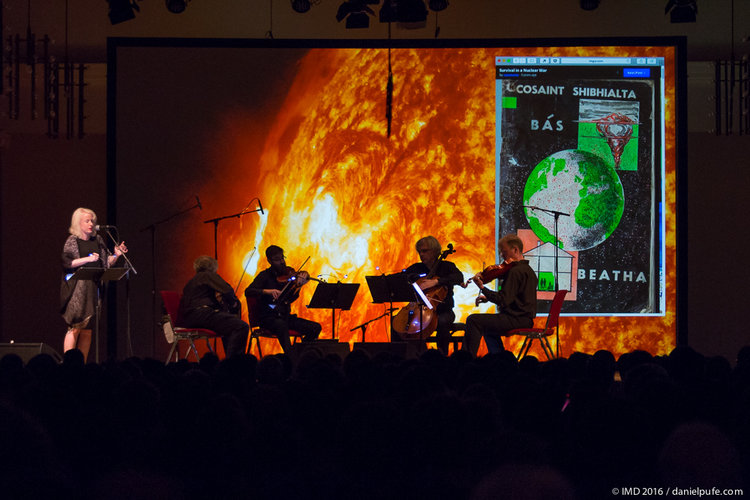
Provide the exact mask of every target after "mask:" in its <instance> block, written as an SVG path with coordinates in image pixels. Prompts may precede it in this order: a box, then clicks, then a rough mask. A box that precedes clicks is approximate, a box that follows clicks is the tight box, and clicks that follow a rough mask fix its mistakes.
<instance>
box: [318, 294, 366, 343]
mask: <svg viewBox="0 0 750 500" xmlns="http://www.w3.org/2000/svg"><path fill="white" fill-rule="evenodd" d="M358 290H359V283H323V282H321V283H318V286H317V287H316V288H315V292H313V296H312V298H311V299H310V303H309V304H308V305H307V307H308V308H309V309H331V339H333V340H336V309H341V310H342V311H348V310H349V309H351V307H352V303H353V302H354V297H355V296H356V295H357V291H358Z"/></svg>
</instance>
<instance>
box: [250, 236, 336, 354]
mask: <svg viewBox="0 0 750 500" xmlns="http://www.w3.org/2000/svg"><path fill="white" fill-rule="evenodd" d="M266 259H267V260H268V264H269V267H268V268H266V269H264V270H263V271H261V272H260V273H258V275H257V276H256V277H255V279H254V280H253V282H252V283H250V285H249V286H248V287H247V288H246V289H245V297H246V298H247V299H248V302H249V301H250V298H255V299H257V307H256V310H255V314H256V316H257V319H258V325H259V326H260V327H262V328H265V329H267V330H270V331H271V332H272V333H274V334H275V335H276V336H277V338H278V340H279V343H280V344H281V349H282V350H283V351H284V352H288V351H289V348H290V347H291V344H290V341H289V330H296V331H297V332H299V333H300V334H301V335H302V340H303V341H308V342H309V341H314V340H316V339H317V338H318V335H320V331H321V329H322V328H321V326H320V324H319V323H316V322H314V321H310V320H307V319H304V318H299V317H297V315H296V314H291V303H292V302H294V301H295V300H297V298H299V289H300V288H301V287H302V286H303V285H304V284H305V283H307V280H308V279H310V278H309V275H308V274H307V272H305V271H300V272H296V271H295V269H294V268H292V267H288V266H287V265H286V259H285V258H284V250H283V249H282V248H281V247H279V246H276V245H271V246H269V247H268V248H267V249H266Z"/></svg>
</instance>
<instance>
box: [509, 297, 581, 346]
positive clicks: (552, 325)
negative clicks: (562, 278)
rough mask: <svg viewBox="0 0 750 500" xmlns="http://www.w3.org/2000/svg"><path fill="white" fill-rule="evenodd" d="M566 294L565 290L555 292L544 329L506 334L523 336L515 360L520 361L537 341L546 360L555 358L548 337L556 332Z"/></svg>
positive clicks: (521, 330) (531, 329) (522, 329)
mask: <svg viewBox="0 0 750 500" xmlns="http://www.w3.org/2000/svg"><path fill="white" fill-rule="evenodd" d="M567 293H568V291H567V290H558V291H557V292H555V297H554V298H553V299H552V304H551V305H550V307H549V315H548V316H547V323H546V324H545V325H544V328H516V329H515V330H511V331H509V332H508V336H511V335H523V336H524V337H525V338H524V339H523V344H521V350H519V351H518V355H517V356H516V359H521V358H523V357H525V356H526V355H527V354H528V353H529V349H531V344H533V343H534V340H538V341H539V345H541V346H542V351H544V355H545V356H547V359H548V360H550V359H552V358H554V357H555V353H554V351H553V350H552V346H551V345H550V343H549V337H550V336H552V335H554V334H555V332H556V330H557V325H558V324H559V320H560V310H561V309H562V305H563V301H564V300H565V295H566V294H567Z"/></svg>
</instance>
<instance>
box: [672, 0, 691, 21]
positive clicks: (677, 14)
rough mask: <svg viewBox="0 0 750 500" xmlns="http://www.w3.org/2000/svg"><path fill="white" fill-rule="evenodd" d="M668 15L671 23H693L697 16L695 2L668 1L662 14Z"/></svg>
mask: <svg viewBox="0 0 750 500" xmlns="http://www.w3.org/2000/svg"><path fill="white" fill-rule="evenodd" d="M667 13H669V20H670V22H673V23H694V22H695V19H696V15H697V14H698V5H697V4H696V0H669V1H668V2H667V6H666V7H665V8H664V14H665V15H666V14H667Z"/></svg>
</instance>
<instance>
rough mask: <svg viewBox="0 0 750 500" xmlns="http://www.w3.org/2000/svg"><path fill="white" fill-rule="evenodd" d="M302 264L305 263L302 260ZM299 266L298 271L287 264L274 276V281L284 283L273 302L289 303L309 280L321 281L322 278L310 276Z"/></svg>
mask: <svg viewBox="0 0 750 500" xmlns="http://www.w3.org/2000/svg"><path fill="white" fill-rule="evenodd" d="M309 258H310V257H308V259H309ZM305 262H307V260H305ZM302 265H303V266H304V265H305V263H304V262H303V263H302ZM301 268H302V266H300V270H299V271H298V270H296V269H294V268H293V267H291V266H287V268H286V270H285V272H284V273H283V274H280V275H279V276H277V277H276V281H278V282H279V283H286V285H284V288H282V289H281V294H280V295H279V296H278V297H277V298H276V299H275V300H274V301H273V303H274V304H289V303H290V302H292V301H293V300H294V297H295V296H296V295H297V291H298V290H299V289H300V288H302V286H304V285H305V284H306V283H307V282H308V281H309V280H313V281H317V282H318V283H323V280H320V279H318V278H313V277H312V276H310V273H308V272H307V271H302V269H301Z"/></svg>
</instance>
